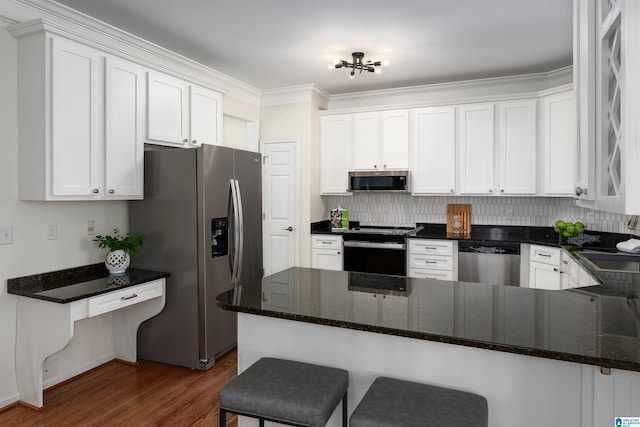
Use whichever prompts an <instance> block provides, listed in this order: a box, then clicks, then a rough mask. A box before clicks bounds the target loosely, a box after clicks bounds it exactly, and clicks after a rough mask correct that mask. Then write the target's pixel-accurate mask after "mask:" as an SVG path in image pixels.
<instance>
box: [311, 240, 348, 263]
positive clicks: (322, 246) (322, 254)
mask: <svg viewBox="0 0 640 427" xmlns="http://www.w3.org/2000/svg"><path fill="white" fill-rule="evenodd" d="M342 258H343V255H342V236H333V235H327V234H323V235H315V236H311V267H313V268H320V269H323V270H342V262H343V261H342Z"/></svg>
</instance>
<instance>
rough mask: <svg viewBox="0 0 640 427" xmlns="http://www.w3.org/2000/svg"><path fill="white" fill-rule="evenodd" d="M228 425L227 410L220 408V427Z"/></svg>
mask: <svg viewBox="0 0 640 427" xmlns="http://www.w3.org/2000/svg"><path fill="white" fill-rule="evenodd" d="M226 425H227V411H225V410H224V409H222V408H220V427H226Z"/></svg>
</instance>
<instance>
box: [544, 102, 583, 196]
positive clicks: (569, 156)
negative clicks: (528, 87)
mask: <svg viewBox="0 0 640 427" xmlns="http://www.w3.org/2000/svg"><path fill="white" fill-rule="evenodd" d="M574 111H575V105H574V97H573V92H572V91H566V92H561V93H558V94H554V95H549V96H545V97H543V98H542V114H543V118H542V120H543V122H544V123H543V132H544V134H543V140H544V143H543V150H544V156H543V157H544V171H543V176H544V183H543V185H544V194H545V195H554V196H572V195H573V194H574V191H575V187H576V186H575V161H574V159H575V155H576V154H575V153H576V150H575V143H576V142H575V123H576V121H575V114H574Z"/></svg>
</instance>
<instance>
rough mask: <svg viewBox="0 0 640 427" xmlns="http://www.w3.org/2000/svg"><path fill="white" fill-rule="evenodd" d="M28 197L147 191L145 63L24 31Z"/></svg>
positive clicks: (22, 121)
mask: <svg viewBox="0 0 640 427" xmlns="http://www.w3.org/2000/svg"><path fill="white" fill-rule="evenodd" d="M17 31H18V33H15V34H14V36H15V37H18V38H19V40H18V49H19V51H20V53H19V65H18V67H19V70H18V73H19V75H20V79H19V87H18V90H19V101H20V102H19V107H18V108H19V111H18V116H19V117H18V126H19V144H18V147H19V148H18V164H19V168H18V169H19V172H18V173H19V176H18V182H19V184H18V185H19V197H20V199H21V200H108V199H114V200H115V199H119V200H127V199H140V198H142V191H143V189H142V167H143V165H142V149H143V140H142V138H141V135H142V134H141V126H142V123H143V122H142V121H141V120H142V117H143V115H144V109H143V108H144V104H143V102H142V101H143V100H144V85H142V80H141V70H140V68H138V67H136V66H134V65H133V64H130V63H128V62H126V61H123V60H118V59H116V58H113V57H111V56H109V55H107V54H105V53H103V52H100V51H98V50H96V49H93V48H90V47H88V46H85V45H83V44H80V43H76V42H74V41H71V40H68V39H65V38H62V37H58V36H54V35H52V34H50V33H47V32H45V31H42V30H34V31H28V32H26V33H22V32H21V29H19V30H17Z"/></svg>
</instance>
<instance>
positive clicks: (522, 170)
mask: <svg viewBox="0 0 640 427" xmlns="http://www.w3.org/2000/svg"><path fill="white" fill-rule="evenodd" d="M536 108H537V103H536V101H535V100H525V101H513V102H503V103H500V104H499V105H498V111H499V132H498V136H499V139H498V144H499V145H498V152H499V153H500V155H499V158H500V164H499V165H498V167H499V170H500V194H536V159H537V156H536V146H537V144H536V142H537V136H536V126H537V121H536ZM572 172H573V171H572Z"/></svg>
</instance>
